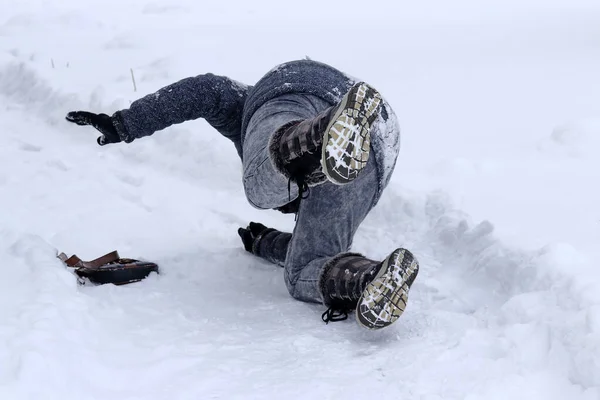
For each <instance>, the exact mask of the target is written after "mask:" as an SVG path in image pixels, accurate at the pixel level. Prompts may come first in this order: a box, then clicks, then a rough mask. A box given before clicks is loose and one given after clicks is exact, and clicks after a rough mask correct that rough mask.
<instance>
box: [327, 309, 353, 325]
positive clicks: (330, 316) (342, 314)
mask: <svg viewBox="0 0 600 400" xmlns="http://www.w3.org/2000/svg"><path fill="white" fill-rule="evenodd" d="M321 319H322V320H323V322H325V323H326V324H328V323H330V322H339V321H344V320H347V319H348V311H346V310H344V309H342V308H337V307H329V308H328V309H327V311H325V312H324V313H323V314H322V315H321Z"/></svg>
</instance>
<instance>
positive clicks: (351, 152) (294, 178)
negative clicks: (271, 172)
mask: <svg viewBox="0 0 600 400" xmlns="http://www.w3.org/2000/svg"><path fill="white" fill-rule="evenodd" d="M381 102H382V99H381V95H380V94H379V93H378V92H377V91H376V90H375V89H373V88H371V87H370V86H369V85H367V84H366V83H363V82H361V83H357V84H355V85H354V86H352V88H350V90H349V91H348V93H346V95H345V96H344V97H343V98H342V100H341V101H340V102H339V103H338V104H337V105H336V106H334V107H330V108H328V109H326V110H325V111H323V112H321V113H320V114H319V115H317V116H316V117H314V118H311V119H306V120H299V121H291V122H289V123H287V124H286V125H283V126H282V127H280V128H279V129H278V130H277V131H276V132H275V134H274V135H273V136H272V137H271V140H270V143H269V150H270V155H271V160H272V162H273V165H274V166H275V168H276V169H277V170H278V171H279V172H281V173H282V174H283V175H284V176H286V177H287V178H288V179H289V180H290V181H291V182H296V183H297V184H298V186H299V187H300V189H301V191H303V189H305V188H306V187H308V186H315V185H318V184H320V183H323V182H325V181H326V180H329V181H330V182H333V183H335V184H339V185H343V184H347V183H350V182H352V181H353V180H354V179H356V177H357V176H358V174H359V173H360V171H361V170H362V169H363V168H364V167H365V166H366V165H367V161H368V160H369V153H370V141H371V127H372V125H373V123H374V122H375V120H376V119H377V117H378V116H379V113H380V110H381Z"/></svg>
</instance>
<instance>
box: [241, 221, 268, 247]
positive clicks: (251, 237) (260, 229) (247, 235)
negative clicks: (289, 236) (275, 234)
mask: <svg viewBox="0 0 600 400" xmlns="http://www.w3.org/2000/svg"><path fill="white" fill-rule="evenodd" d="M273 230H274V229H271V228H267V227H266V226H264V225H263V224H261V223H258V222H250V224H249V225H248V226H247V227H246V228H240V229H238V235H240V237H241V238H242V242H243V243H244V249H246V251H249V252H250V253H253V254H254V252H253V248H254V244H255V242H256V240H260V238H261V237H262V236H263V235H264V234H265V233H267V232H270V231H273Z"/></svg>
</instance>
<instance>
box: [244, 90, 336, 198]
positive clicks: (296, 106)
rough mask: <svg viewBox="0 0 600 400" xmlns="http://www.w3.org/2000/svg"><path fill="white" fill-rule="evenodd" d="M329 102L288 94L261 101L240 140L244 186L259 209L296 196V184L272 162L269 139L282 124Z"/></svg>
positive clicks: (307, 116) (315, 111)
mask: <svg viewBox="0 0 600 400" xmlns="http://www.w3.org/2000/svg"><path fill="white" fill-rule="evenodd" d="M330 106H331V105H330V104H329V103H327V102H325V101H324V100H321V99H320V98H318V97H315V96H311V95H302V94H288V95H284V96H280V97H277V98H275V99H273V100H270V101H268V102H266V103H265V104H263V105H262V106H261V107H260V108H259V109H258V110H257V111H256V112H255V113H254V115H253V116H252V118H251V119H250V122H249V124H248V129H247V130H246V136H245V138H244V144H243V154H244V158H243V167H244V177H243V181H244V190H245V193H246V197H247V199H248V201H249V202H250V204H252V205H253V206H254V207H256V208H260V209H271V208H276V207H281V206H283V205H285V204H287V203H289V202H290V201H291V200H294V199H295V198H296V197H297V196H298V188H297V186H296V185H289V179H288V178H287V177H285V176H284V175H283V174H281V172H280V171H278V170H276V169H275V168H274V166H273V164H272V161H271V156H270V150H269V142H270V140H271V137H272V135H273V134H274V133H275V132H276V131H277V130H278V129H280V128H281V127H282V126H284V125H286V124H288V123H290V122H292V121H301V120H306V119H310V118H313V117H314V116H316V115H317V114H319V113H320V112H321V111H323V110H325V109H327V108H328V107H330Z"/></svg>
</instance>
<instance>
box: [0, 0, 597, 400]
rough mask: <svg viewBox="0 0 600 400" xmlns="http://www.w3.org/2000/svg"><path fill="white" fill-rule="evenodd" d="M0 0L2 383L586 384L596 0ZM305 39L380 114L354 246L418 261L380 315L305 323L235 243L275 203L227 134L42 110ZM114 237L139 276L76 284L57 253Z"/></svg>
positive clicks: (241, 61)
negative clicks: (391, 313)
mask: <svg viewBox="0 0 600 400" xmlns="http://www.w3.org/2000/svg"><path fill="white" fill-rule="evenodd" d="M0 9H1V10H2V11H1V12H0V210H1V211H0V273H1V275H0V276H1V278H0V398H1V399H10V400H14V399H42V398H43V399H62V400H64V399H78V400H80V399H207V398H224V399H269V398H286V399H325V398H328V399H355V398H356V399H364V398H386V399H392V398H393V399H424V400H439V399H468V400H475V399H486V400H489V399H527V400H534V399H543V400H555V399H556V400H558V399H560V400H563V399H569V400H571V399H577V400H579V399H584V400H597V399H600V272H599V270H598V267H599V261H600V250H599V248H598V244H599V243H600V241H599V239H600V208H599V204H600V185H599V182H600V161H599V160H598V152H599V151H600V74H599V73H598V71H600V3H598V1H597V0H545V1H544V0H523V1H517V0H504V1H500V0H493V1H487V2H477V1H475V0H457V1H452V2H446V1H442V0H426V1H420V2H410V4H409V2H383V1H381V2H368V3H365V2H362V1H357V0H356V1H350V0H346V1H330V2H323V1H316V0H307V1H303V2H300V3H294V4H293V5H292V4H291V3H290V4H288V3H286V2H280V1H275V0H265V1H252V2H243V1H220V2H196V1H192V0H172V1H169V2H167V1H159V0H154V1H153V0H127V1H125V0H122V1H119V2H117V1H99V0H88V1H85V2H84V1H74V0H64V1H60V2H58V1H56V2H47V1H41V0H20V1H18V2H17V1H6V0H5V1H3V2H2V3H1V5H0ZM348 29H361V30H363V31H362V32H359V33H358V34H356V35H349V34H348V32H347V30H348ZM350 39H352V40H355V41H356V42H355V43H351V41H350ZM362 54H364V57H363V56H361V55H362ZM307 55H308V56H309V57H310V58H312V59H314V60H319V61H323V62H327V63H330V64H332V65H334V66H336V67H338V68H340V69H342V70H344V71H346V72H347V73H349V74H350V75H353V76H356V77H360V78H361V79H364V80H366V81H368V82H369V83H371V84H372V85H374V86H375V87H376V88H377V89H378V90H380V91H381V92H382V94H383V95H384V96H385V97H386V99H387V100H388V101H389V102H390V103H391V104H392V105H393V106H394V108H395V110H396V113H397V114H398V117H399V119H400V124H401V129H402V135H403V136H402V147H401V150H400V157H399V160H398V164H397V166H396V170H395V172H394V175H393V178H392V182H391V184H390V186H389V187H388V189H387V191H386V193H385V194H384V196H383V198H382V200H381V202H380V204H379V205H378V207H377V208H376V209H375V210H374V211H373V213H372V214H371V215H370V216H369V217H368V219H367V220H366V221H365V223H364V225H363V226H362V227H361V229H360V230H359V232H358V234H357V237H356V240H355V246H354V250H356V251H360V252H363V253H365V254H367V255H369V256H370V257H373V258H382V257H384V256H385V255H387V254H388V253H389V252H390V251H391V250H393V249H394V248H396V247H398V246H405V247H407V248H409V249H411V250H412V251H413V252H414V253H415V254H416V255H417V257H418V258H419V260H420V263H421V270H420V271H421V272H420V275H419V278H418V279H417V281H416V283H415V285H414V288H413V290H412V291H411V298H410V299H409V305H408V308H407V311H406V313H405V315H403V317H402V320H401V321H399V322H398V323H397V324H396V325H395V326H393V327H392V328H390V329H388V330H386V331H382V332H375V333H373V332H368V331H365V330H362V329H360V328H359V327H358V326H357V324H356V323H355V322H354V321H352V320H350V321H346V322H340V323H330V324H329V325H325V324H323V323H322V321H321V320H320V315H321V312H322V311H324V309H323V307H321V306H319V305H313V304H305V303H301V302H298V301H295V300H293V299H292V298H291V297H290V296H289V295H288V293H287V291H286V288H285V285H284V283H283V274H282V270H281V269H279V268H277V267H274V266H272V265H269V264H267V263H265V262H261V261H260V260H257V259H255V258H253V257H251V256H249V255H248V254H247V253H245V252H244V251H243V249H242V247H241V243H240V240H239V237H238V236H237V233H236V230H237V228H238V227H239V226H244V225H245V224H247V223H248V222H249V221H251V220H255V221H256V220H257V221H261V222H263V223H265V224H267V225H272V226H275V227H277V228H280V229H284V230H285V229H287V230H289V229H292V227H293V217H292V216H284V215H280V214H278V213H277V212H275V211H265V212H260V211H258V210H255V209H253V208H252V207H250V206H249V205H248V204H247V203H246V200H245V198H244V194H243V190H242V187H241V179H240V176H241V171H240V170H241V167H240V163H239V161H238V160H237V159H236V157H237V155H236V152H235V149H234V148H233V146H232V145H231V144H230V142H229V141H228V140H226V139H223V138H220V137H219V136H218V133H216V132H215V131H213V130H212V128H210V126H208V125H207V124H206V123H205V122H203V121H196V122H189V123H186V124H183V125H178V126H175V127H172V128H170V129H168V130H165V131H163V132H158V133H156V134H155V135H154V136H152V137H150V138H145V139H142V140H139V141H136V142H134V143H132V144H130V145H125V144H122V145H115V146H105V147H99V146H97V145H96V143H95V139H96V136H97V134H96V132H95V131H94V130H93V129H92V128H89V127H87V128H82V127H77V126H74V125H72V124H69V123H68V122H66V121H65V120H64V115H65V114H66V113H67V112H68V111H72V110H78V109H83V110H89V111H93V112H105V113H112V112H114V111H115V110H117V109H119V108H122V107H127V105H128V104H129V102H130V101H133V100H135V99H136V98H138V97H140V96H142V95H145V94H147V93H153V92H155V91H156V90H158V89H159V88H161V87H163V86H166V85H167V84H170V83H172V82H174V81H176V80H177V79H180V78H184V77H187V76H191V75H196V74H201V73H206V72H212V73H215V74H220V75H226V76H230V77H232V78H233V79H236V80H238V81H240V82H243V83H245V84H252V83H254V82H255V81H256V80H257V79H259V78H260V77H261V76H262V75H263V74H264V73H265V72H267V71H268V70H270V69H272V68H273V67H274V66H275V65H277V64H278V63H281V62H285V61H288V60H291V59H300V58H304V57H305V56H307ZM349 55H351V56H349ZM130 69H133V71H134V74H135V79H136V84H137V92H134V91H133V83H132V80H131V75H130ZM113 249H118V250H119V251H120V253H121V254H122V255H123V256H127V257H141V258H144V259H149V260H153V261H156V262H157V263H159V264H160V266H161V270H162V273H161V274H160V275H158V276H156V275H153V276H151V277H150V278H148V279H147V280H144V281H143V282H140V283H137V284H133V285H127V286H123V287H115V286H112V285H104V286H97V287H90V286H83V287H81V286H78V285H77V283H76V280H75V278H74V276H73V275H72V274H71V273H70V272H69V271H67V270H66V269H65V268H64V267H63V265H62V264H61V263H60V261H58V260H57V259H56V258H55V255H56V252H57V251H59V250H60V251H65V252H67V253H69V254H72V253H77V254H78V255H80V256H81V257H82V258H84V259H90V258H94V257H96V256H99V255H102V254H104V253H105V252H108V251H110V250H113Z"/></svg>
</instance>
